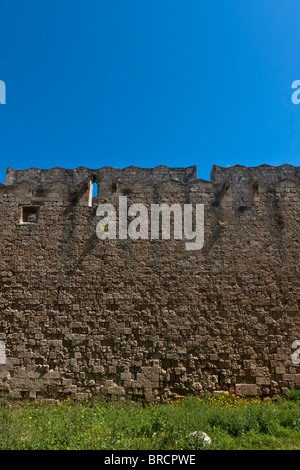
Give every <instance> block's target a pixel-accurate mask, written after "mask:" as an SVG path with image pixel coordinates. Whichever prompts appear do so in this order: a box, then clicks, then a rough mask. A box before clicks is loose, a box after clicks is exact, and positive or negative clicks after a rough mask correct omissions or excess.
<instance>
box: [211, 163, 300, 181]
mask: <svg viewBox="0 0 300 470" xmlns="http://www.w3.org/2000/svg"><path fill="white" fill-rule="evenodd" d="M283 179H290V180H294V181H300V167H299V166H292V165H287V164H284V165H280V166H272V165H265V164H264V165H259V166H254V167H247V166H242V165H235V166H230V167H227V168H225V167H221V166H217V165H214V166H213V168H212V171H211V174H210V180H211V182H212V183H226V182H229V183H231V184H233V185H243V184H244V183H250V182H260V183H265V184H267V183H276V182H277V181H280V180H283Z"/></svg>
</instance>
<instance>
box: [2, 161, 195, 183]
mask: <svg viewBox="0 0 300 470" xmlns="http://www.w3.org/2000/svg"><path fill="white" fill-rule="evenodd" d="M88 179H90V180H91V181H93V182H94V183H98V184H101V183H104V184H111V183H117V182H119V183H123V184H134V183H137V182H139V183H140V182H145V183H150V184H151V183H153V184H155V183H161V182H163V181H169V180H175V181H178V182H181V183H189V182H192V181H196V180H197V168H196V166H195V165H194V166H190V167H187V168H170V167H167V166H163V165H161V166H157V167H155V168H139V167H136V166H129V167H127V168H123V169H119V168H113V167H109V166H106V167H103V168H99V169H90V168H85V167H79V168H75V169H65V168H60V167H55V168H50V169H39V168H29V169H27V170H14V169H12V168H7V171H6V180H5V184H6V185H15V184H18V183H23V182H27V183H30V184H33V185H39V186H44V185H48V184H55V183H65V184H68V185H74V186H78V185H80V184H81V183H83V182H84V181H86V180H88Z"/></svg>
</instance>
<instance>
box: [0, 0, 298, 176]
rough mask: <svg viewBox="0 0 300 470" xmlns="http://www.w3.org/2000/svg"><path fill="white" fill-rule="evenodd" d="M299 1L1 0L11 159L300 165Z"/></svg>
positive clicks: (1, 146) (0, 134)
mask: <svg viewBox="0 0 300 470" xmlns="http://www.w3.org/2000/svg"><path fill="white" fill-rule="evenodd" d="M299 44H300V4H299V0H289V1H288V2H287V1H286V0H226V1H224V0H215V1H214V0H204V1H200V0H151V1H146V0H140V1H138V0H127V1H124V0H113V1H102V0H85V2H81V1H76V0H72V1H69V0H52V1H51V2H44V1H43V2H41V1H40V0H39V1H32V0H27V1H26V2H24V0H22V1H21V0H19V1H17V0H10V1H6V2H1V12H0V80H3V81H4V82H5V83H6V90H7V97H6V99H7V103H6V105H0V155H1V162H0V163H1V164H0V182H4V179H5V173H6V167H7V166H10V167H12V168H15V169H24V168H29V167H32V166H35V167H39V168H51V167H54V166H61V167H65V168H75V167H78V166H87V167H89V168H100V167H102V166H106V165H110V166H114V167H117V168H124V167H126V166H130V165H136V166H141V167H154V166H156V165H168V166H172V167H176V166H189V165H194V164H196V165H197V167H198V177H199V178H204V179H209V175H210V171H211V168H212V165H213V164H217V165H221V166H227V165H231V166H232V165H236V164H241V165H247V166H256V165H260V164H263V163H267V164H269V165H281V164H283V163H289V164H291V165H300V105H298V106H297V105H294V104H293V103H292V101H291V95H292V89H291V85H292V82H293V81H294V80H298V79H300V52H299Z"/></svg>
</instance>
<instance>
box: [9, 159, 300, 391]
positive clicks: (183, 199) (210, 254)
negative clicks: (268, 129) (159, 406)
mask: <svg viewBox="0 0 300 470" xmlns="http://www.w3.org/2000/svg"><path fill="white" fill-rule="evenodd" d="M92 183H96V184H98V196H97V197H92V195H91V188H92ZM299 188H300V167H293V166H290V165H282V166H279V167H272V166H268V165H261V166H259V167H254V168H248V167H244V166H240V165H237V166H235V167H230V168H221V167H218V166H214V167H213V169H212V172H211V180H210V181H206V180H203V179H197V171H196V167H189V168H167V167H163V166H160V167H156V168H153V169H142V168H137V167H129V168H125V169H116V168H111V167H104V168H100V169H96V170H93V169H88V168H84V167H80V168H76V169H73V170H68V169H62V168H53V169H49V170H41V169H36V168H31V169H28V170H13V169H11V168H8V169H7V176H6V182H5V184H0V215H1V217H0V233H1V256H0V287H1V288H0V393H1V394H8V395H9V396H11V397H22V396H23V395H25V394H26V395H29V396H31V397H35V396H43V397H48V398H57V397H62V396H66V395H70V396H71V397H73V398H79V399H82V398H87V397H90V396H92V395H93V394H97V393H101V394H102V393H103V394H108V395H115V394H118V395H125V396H128V397H133V398H145V399H147V400H148V399H155V398H157V397H170V396H175V395H187V394H190V393H194V392H197V391H200V390H204V389H207V388H211V387H212V386H213V388H214V389H215V390H224V387H225V385H226V386H229V387H237V388H238V389H239V390H240V391H241V393H243V394H245V395H261V396H270V395H276V394H278V393H282V392H284V391H286V390H287V389H288V388H292V387H295V386H296V387H299V386H300V365H298V364H297V363H295V361H292V353H293V352H294V350H293V347H292V345H293V343H294V341H297V340H300V320H299V309H300V264H299V256H300V249H299V248H300V236H299V227H300V204H299V202H300V195H299ZM124 195H126V196H127V198H128V203H129V204H132V203H133V202H139V203H143V204H145V205H146V206H147V207H150V206H151V204H154V203H155V204H161V203H167V204H169V205H171V204H172V203H178V202H179V203H181V204H188V203H189V204H191V203H192V204H193V205H195V204H204V213H205V241H204V246H203V248H202V249H201V250H195V251H187V250H186V249H185V248H184V245H185V241H184V240H174V239H171V240H163V239H159V240H135V241H133V240H131V239H127V240H120V239H116V240H109V239H106V240H99V238H98V237H97V236H96V226H97V223H98V222H99V218H98V217H96V210H97V207H98V205H99V204H101V203H103V201H108V202H109V203H112V204H114V205H117V203H118V198H119V196H124ZM296 362H297V361H296Z"/></svg>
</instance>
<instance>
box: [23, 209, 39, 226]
mask: <svg viewBox="0 0 300 470" xmlns="http://www.w3.org/2000/svg"><path fill="white" fill-rule="evenodd" d="M39 210H40V208H39V207H37V206H23V207H21V218H20V224H37V223H38V216H39Z"/></svg>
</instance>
